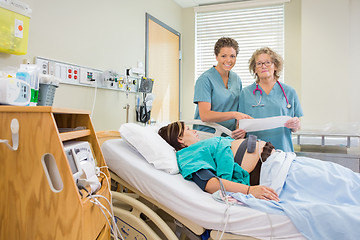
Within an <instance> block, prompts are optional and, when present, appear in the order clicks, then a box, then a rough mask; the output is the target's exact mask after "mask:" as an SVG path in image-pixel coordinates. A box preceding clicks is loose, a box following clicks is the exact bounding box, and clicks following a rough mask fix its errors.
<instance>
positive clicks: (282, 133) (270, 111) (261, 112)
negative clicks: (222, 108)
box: [239, 83, 304, 152]
mask: <svg viewBox="0 0 360 240" xmlns="http://www.w3.org/2000/svg"><path fill="white" fill-rule="evenodd" d="M281 85H282V87H283V89H284V91H285V94H286V96H287V98H288V100H289V103H290V104H291V108H290V109H288V108H287V107H286V105H287V103H286V99H285V96H284V93H283V91H282V90H281V87H280V86H279V84H277V83H276V84H275V85H274V87H273V89H272V90H271V92H270V93H269V95H267V94H266V93H265V91H264V90H263V89H262V88H261V87H260V85H259V88H260V89H261V90H262V98H261V102H260V104H264V106H263V107H261V106H257V107H253V105H257V104H258V102H259V100H260V92H259V91H256V95H254V94H253V91H254V90H255V88H256V83H253V84H251V85H250V86H247V87H245V88H244V89H243V90H242V92H241V94H240V99H239V112H242V113H245V114H248V115H250V116H251V117H253V118H266V117H275V116H290V117H302V116H303V115H304V114H303V111H302V108H301V105H300V101H299V98H298V96H297V94H296V91H295V89H293V88H292V87H290V86H289V85H286V84H285V83H281ZM255 97H256V99H255ZM240 128H241V126H240ZM248 134H252V135H256V136H257V137H258V138H259V139H261V140H263V141H266V142H271V143H272V144H273V145H274V146H275V148H276V149H281V150H283V151H284V152H293V151H294V146H293V144H292V140H291V130H290V129H289V128H286V127H280V128H275V129H269V130H264V131H256V132H249V133H248Z"/></svg>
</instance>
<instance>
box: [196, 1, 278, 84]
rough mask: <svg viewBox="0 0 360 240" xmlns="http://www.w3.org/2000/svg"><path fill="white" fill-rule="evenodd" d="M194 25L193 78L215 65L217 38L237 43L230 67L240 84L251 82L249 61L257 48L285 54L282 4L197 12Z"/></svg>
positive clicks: (252, 80) (252, 79)
mask: <svg viewBox="0 0 360 240" xmlns="http://www.w3.org/2000/svg"><path fill="white" fill-rule="evenodd" d="M195 25H196V27H195V31H196V33H195V37H196V39H195V42H196V43H195V57H196V69H195V77H196V79H197V78H198V77H199V76H200V75H201V74H202V73H203V72H205V71H206V70H207V69H209V68H210V67H211V66H213V65H216V64H217V62H216V59H215V55H214V45H215V43H216V41H217V40H218V39H219V38H220V37H231V38H234V39H235V40H236V41H237V42H238V43H239V48H240V51H239V54H238V56H237V60H236V65H235V67H234V68H233V69H232V70H233V71H234V72H236V73H237V74H238V75H239V76H240V78H241V80H242V83H243V87H245V86H247V85H250V84H251V83H253V82H254V78H253V76H251V74H250V72H249V64H248V61H249V59H250V57H251V55H252V54H253V52H254V51H255V50H256V49H258V48H261V47H270V48H271V49H273V50H274V51H276V52H277V53H278V54H280V55H281V56H282V57H284V5H283V4H281V5H275V6H265V7H252V8H245V9H236V10H221V11H212V12H197V13H196V20H195ZM281 79H283V77H281Z"/></svg>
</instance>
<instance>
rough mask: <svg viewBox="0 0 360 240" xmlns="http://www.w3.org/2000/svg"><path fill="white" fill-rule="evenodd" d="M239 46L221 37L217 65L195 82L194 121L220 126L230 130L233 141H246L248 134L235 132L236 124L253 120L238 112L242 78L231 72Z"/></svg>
mask: <svg viewBox="0 0 360 240" xmlns="http://www.w3.org/2000/svg"><path fill="white" fill-rule="evenodd" d="M238 52H239V46H238V43H237V42H236V40H234V39H232V38H227V37H222V38H220V39H218V41H217V42H216V44H215V47H214V53H215V56H216V60H217V62H218V63H217V65H216V66H214V67H211V68H210V69H209V70H207V71H206V72H204V73H203V74H202V75H201V76H200V77H199V78H198V80H197V81H196V84H195V90H194V103H195V104H196V112H195V116H194V118H195V119H201V120H202V121H203V122H217V123H219V124H221V125H223V126H224V127H226V128H228V129H230V130H231V131H233V132H232V137H233V138H235V139H238V138H243V137H244V136H245V134H246V132H245V131H244V130H242V129H236V126H237V120H240V119H243V118H250V117H249V116H248V115H246V114H243V113H241V112H239V111H238V106H239V95H240V92H241V89H242V83H241V80H240V77H239V76H238V75H237V74H236V73H235V72H233V71H231V69H232V68H233V67H234V65H235V63H236V56H237V54H238ZM194 129H197V130H201V131H207V132H212V131H211V130H212V129H210V128H207V127H203V126H194Z"/></svg>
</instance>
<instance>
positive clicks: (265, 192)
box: [249, 185, 280, 202]
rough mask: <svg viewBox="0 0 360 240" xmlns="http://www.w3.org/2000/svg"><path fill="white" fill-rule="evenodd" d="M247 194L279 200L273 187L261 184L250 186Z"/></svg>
mask: <svg viewBox="0 0 360 240" xmlns="http://www.w3.org/2000/svg"><path fill="white" fill-rule="evenodd" d="M249 194H252V195H253V196H254V197H256V198H258V199H264V200H274V201H277V202H278V201H280V199H279V196H278V195H277V193H276V192H275V191H274V189H272V188H269V187H267V186H263V185H256V186H250V188H249Z"/></svg>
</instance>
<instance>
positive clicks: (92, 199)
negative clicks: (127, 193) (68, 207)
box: [77, 168, 124, 240]
mask: <svg viewBox="0 0 360 240" xmlns="http://www.w3.org/2000/svg"><path fill="white" fill-rule="evenodd" d="M97 171H98V175H100V174H104V176H105V179H106V181H107V183H108V188H109V193H110V201H109V200H108V199H107V198H106V197H105V196H102V195H100V194H91V193H90V192H89V190H87V189H86V187H85V186H84V185H82V184H81V183H80V182H77V186H78V188H79V190H84V191H86V192H87V193H88V195H87V197H88V198H90V202H91V203H93V204H94V205H95V206H97V207H98V208H99V209H100V211H101V212H102V214H103V215H104V217H105V219H106V221H107V223H108V225H109V227H110V229H111V231H112V233H113V234H114V239H118V236H120V237H121V239H122V240H124V238H123V236H122V235H121V233H120V230H119V228H118V226H117V224H116V221H115V215H114V211H113V206H112V194H111V191H110V185H109V179H108V177H107V175H106V174H105V173H104V172H102V171H100V168H97ZM81 195H82V194H81ZM97 198H101V199H105V201H106V202H107V204H108V205H109V208H110V211H109V210H108V208H106V207H105V206H104V205H103V204H102V203H101V202H100V201H99V200H98V199H97ZM104 210H105V211H106V212H104ZM106 213H107V214H108V215H109V216H110V218H111V223H110V222H109V219H108V217H107V215H106Z"/></svg>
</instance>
